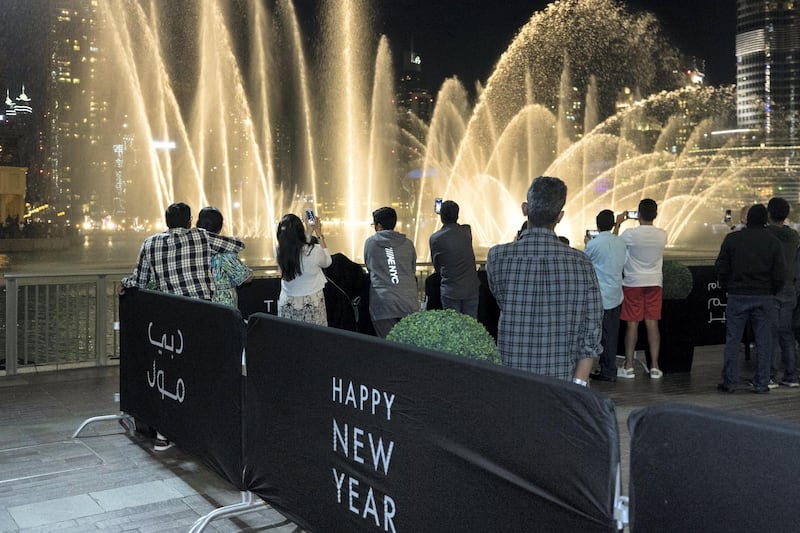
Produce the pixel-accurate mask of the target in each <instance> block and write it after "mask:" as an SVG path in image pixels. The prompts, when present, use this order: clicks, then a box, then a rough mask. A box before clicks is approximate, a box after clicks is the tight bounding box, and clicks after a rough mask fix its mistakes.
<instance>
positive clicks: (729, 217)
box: [725, 209, 733, 224]
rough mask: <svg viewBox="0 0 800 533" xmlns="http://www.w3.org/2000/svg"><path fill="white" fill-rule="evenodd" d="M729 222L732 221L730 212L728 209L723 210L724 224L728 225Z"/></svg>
mask: <svg viewBox="0 0 800 533" xmlns="http://www.w3.org/2000/svg"><path fill="white" fill-rule="evenodd" d="M731 220H733V218H732V217H731V210H730V209H726V210H725V223H726V224H730V223H731Z"/></svg>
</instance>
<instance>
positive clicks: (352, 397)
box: [344, 381, 358, 409]
mask: <svg viewBox="0 0 800 533" xmlns="http://www.w3.org/2000/svg"><path fill="white" fill-rule="evenodd" d="M350 402H353V407H355V408H356V409H358V404H357V403H356V391H354V390H353V382H352V381H351V382H350V383H348V384H347V398H345V400H344V404H345V405H349V404H350Z"/></svg>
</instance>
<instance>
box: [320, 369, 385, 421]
mask: <svg viewBox="0 0 800 533" xmlns="http://www.w3.org/2000/svg"><path fill="white" fill-rule="evenodd" d="M346 389H347V390H346V392H345V384H344V380H343V379H342V378H339V377H335V376H334V377H333V378H332V382H331V401H333V402H336V403H341V404H343V405H346V406H349V407H352V408H354V409H357V410H359V411H365V410H366V408H369V412H371V413H372V415H373V416H375V415H376V414H377V413H378V411H379V409H380V406H381V404H384V405H385V406H386V420H391V419H392V405H393V404H394V400H395V395H394V393H391V392H387V391H381V390H379V389H374V388H372V387H369V386H367V385H354V384H353V382H352V381H348V382H347V386H346Z"/></svg>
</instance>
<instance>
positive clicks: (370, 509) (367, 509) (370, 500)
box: [361, 487, 381, 527]
mask: <svg viewBox="0 0 800 533" xmlns="http://www.w3.org/2000/svg"><path fill="white" fill-rule="evenodd" d="M368 514H369V515H372V519H373V520H375V527H381V519H380V518H379V517H378V508H377V507H376V506H375V495H374V494H373V493H372V487H370V488H369V491H368V492H367V502H366V503H365V504H364V512H363V513H362V514H361V518H365V519H366V518H367V515H368Z"/></svg>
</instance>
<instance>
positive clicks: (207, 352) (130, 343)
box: [119, 289, 245, 490]
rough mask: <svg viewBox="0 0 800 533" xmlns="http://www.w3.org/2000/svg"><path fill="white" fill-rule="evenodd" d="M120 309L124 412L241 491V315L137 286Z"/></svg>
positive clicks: (206, 303)
mask: <svg viewBox="0 0 800 533" xmlns="http://www.w3.org/2000/svg"><path fill="white" fill-rule="evenodd" d="M119 307H120V321H121V328H120V405H121V409H122V411H123V412H124V413H127V414H128V415H131V416H133V417H135V418H137V419H139V420H141V421H142V422H144V423H146V424H148V425H149V426H152V427H153V428H155V429H157V430H158V431H160V432H161V433H162V434H164V435H165V436H166V437H167V438H169V439H170V440H171V441H173V442H175V443H176V444H177V445H178V446H180V447H181V448H182V449H183V450H185V451H187V452H190V453H192V454H194V455H196V456H197V457H198V458H200V459H201V460H203V461H204V462H205V463H207V464H208V465H209V466H210V467H211V468H212V469H213V470H215V471H216V472H217V473H219V474H220V475H221V476H222V477H223V478H225V479H227V480H228V481H229V482H230V483H231V484H233V485H234V486H235V487H237V488H238V489H239V490H244V489H243V487H242V379H243V378H242V350H243V348H244V336H245V330H244V322H243V320H242V316H241V314H240V313H239V311H238V310H236V309H232V308H230V307H227V306H224V305H219V304H213V303H210V302H205V301H202V300H198V299H193V298H185V297H182V296H174V295H170V294H164V293H158V292H151V291H147V290H135V289H129V290H127V291H126V293H125V294H124V295H122V296H121V297H120V306H119Z"/></svg>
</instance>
